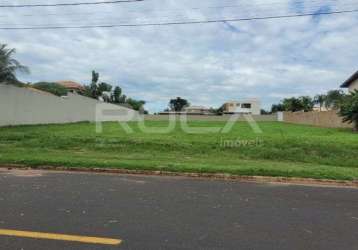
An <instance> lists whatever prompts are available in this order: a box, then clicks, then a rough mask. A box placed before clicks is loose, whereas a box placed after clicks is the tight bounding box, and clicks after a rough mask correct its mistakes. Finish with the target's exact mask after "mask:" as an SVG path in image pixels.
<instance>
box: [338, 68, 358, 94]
mask: <svg viewBox="0 0 358 250" xmlns="http://www.w3.org/2000/svg"><path fill="white" fill-rule="evenodd" d="M341 88H348V89H349V91H353V90H358V71H357V72H355V73H354V74H353V75H352V76H351V77H350V78H348V79H347V80H346V81H345V82H344V83H343V84H342V85H341Z"/></svg>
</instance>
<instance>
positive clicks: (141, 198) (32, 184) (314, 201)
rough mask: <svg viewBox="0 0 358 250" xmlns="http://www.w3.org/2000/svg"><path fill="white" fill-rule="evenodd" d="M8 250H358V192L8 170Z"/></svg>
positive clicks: (1, 194)
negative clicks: (93, 240) (49, 236)
mask: <svg viewBox="0 0 358 250" xmlns="http://www.w3.org/2000/svg"><path fill="white" fill-rule="evenodd" d="M1 230H3V231H1ZM6 230H16V232H17V231H26V232H43V233H52V234H60V235H62V234H66V235H75V236H89V237H101V238H106V239H117V240H121V243H120V244H119V245H118V244H117V245H103V244H90V243H84V242H74V241H63V240H61V239H59V240H50V239H41V238H36V235H35V237H34V238H24V237H21V236H9V235H7V236H5V235H4V232H8V231H6ZM1 232H3V235H1ZM10 232H12V231H10ZM20 234H21V232H20ZM0 249H2V250H5V249H6V250H7V249H9V250H15V249H16V250H17V249H18V250H20V249H24V250H42V249H43V250H49V249H51V250H57V249H58V250H60V249H61V250H63V249H76V250H82V249H83V250H84V249H86V250H89V249H106V250H107V249H109V250H111V249H146V250H147V249H154V250H158V249H195V250H197V249H235V250H236V249H274V250H277V249H289V250H292V249H305V250H309V249H314V250H317V249H324V250H330V249H332V250H333V249H334V250H336V249H345V250H349V249H358V189H349V188H327V187H325V188H323V187H307V186H293V185H273V184H256V183H243V182H235V181H232V182H231V181H218V180H203V179H190V178H176V177H150V176H126V175H107V174H90V173H60V172H46V171H39V172H37V171H33V172H22V171H4V170H2V171H0Z"/></svg>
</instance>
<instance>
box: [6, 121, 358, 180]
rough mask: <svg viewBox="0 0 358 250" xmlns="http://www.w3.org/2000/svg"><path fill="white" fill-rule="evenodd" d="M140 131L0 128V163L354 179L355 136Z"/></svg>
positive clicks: (270, 128)
mask: <svg viewBox="0 0 358 250" xmlns="http://www.w3.org/2000/svg"><path fill="white" fill-rule="evenodd" d="M137 125H138V124H137V123H131V124H130V126H131V127H132V128H133V129H134V133H132V134H127V133H125V132H124V130H123V129H122V127H121V126H119V125H118V123H105V124H104V128H103V133H102V134H96V133H95V125H94V124H90V123H78V124H68V125H46V126H19V127H7V128H0V163H4V164H5V163H18V164H25V165H30V166H38V165H52V166H69V167H71V166H76V167H81V166H82V167H104V168H125V169H141V170H166V171H183V172H219V173H231V174H239V175H263V176H287V177H313V178H328V179H341V180H353V179H358V135H357V134H353V133H352V132H351V131H350V130H344V129H324V128H316V127H309V126H301V125H292V124H283V123H277V122H261V123H259V125H260V127H261V129H262V130H263V133H262V134H255V133H254V132H253V131H252V130H251V128H250V126H249V125H248V124H247V123H245V122H238V123H236V124H235V125H234V127H233V129H232V131H231V132H230V133H228V134H221V133H214V134H187V133H184V132H183V131H182V129H181V128H180V126H179V124H177V127H176V129H175V131H173V132H171V133H169V134H147V133H143V132H141V131H140V130H139V128H138V126H137ZM146 125H147V126H166V125H167V122H163V121H151V122H146ZM190 126H194V127H195V126H196V127H202V126H221V127H223V126H224V123H223V122H203V121H197V122H190ZM227 140H232V141H233V142H235V141H237V142H238V143H237V144H236V145H231V146H234V147H230V145H229V146H228V145H224V144H225V143H226V144H227V142H226V141H227ZM257 140H258V141H257ZM256 141H257V142H256ZM247 142H249V144H247V145H245V143H247Z"/></svg>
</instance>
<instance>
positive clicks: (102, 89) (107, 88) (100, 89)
mask: <svg viewBox="0 0 358 250" xmlns="http://www.w3.org/2000/svg"><path fill="white" fill-rule="evenodd" d="M111 91H112V85H110V84H108V83H105V82H101V83H100V84H98V92H99V93H100V94H102V93H103V92H111Z"/></svg>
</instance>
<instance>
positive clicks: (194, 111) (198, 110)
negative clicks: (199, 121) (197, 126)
mask: <svg viewBox="0 0 358 250" xmlns="http://www.w3.org/2000/svg"><path fill="white" fill-rule="evenodd" d="M184 113H186V114H188V115H210V114H212V112H211V111H210V108H207V107H204V106H189V107H186V108H185V109H184Z"/></svg>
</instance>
